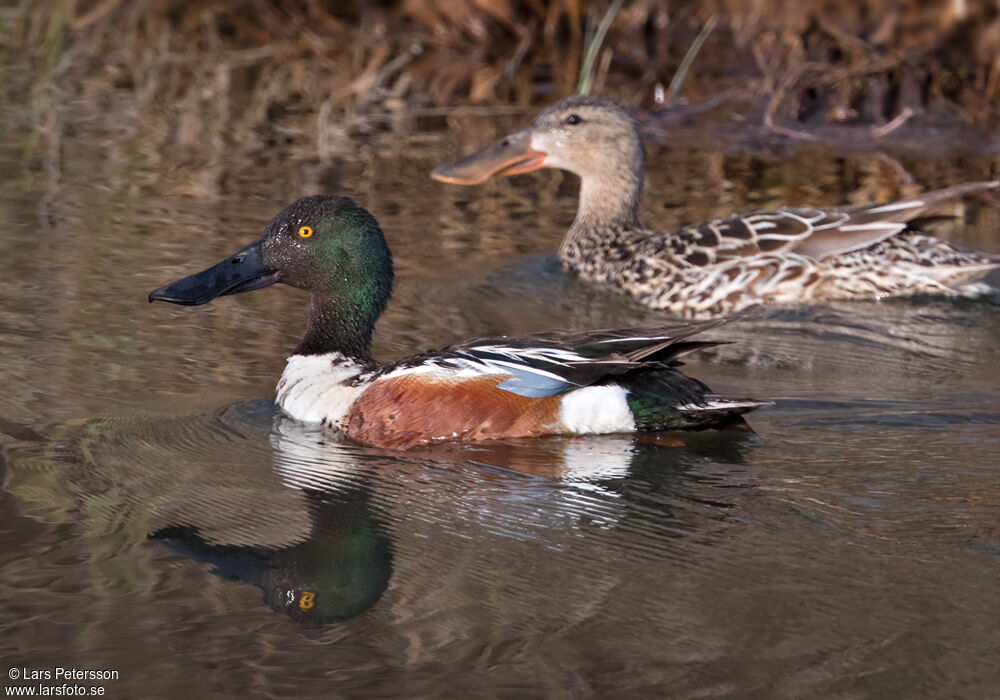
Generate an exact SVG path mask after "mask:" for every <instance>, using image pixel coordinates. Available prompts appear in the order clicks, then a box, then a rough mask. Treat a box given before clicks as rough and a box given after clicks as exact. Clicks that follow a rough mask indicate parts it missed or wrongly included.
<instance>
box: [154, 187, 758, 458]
mask: <svg viewBox="0 0 1000 700" xmlns="http://www.w3.org/2000/svg"><path fill="white" fill-rule="evenodd" d="M392 278H393V272H392V257H391V256H390V254H389V248H388V245H387V244H386V240H385V237H384V236H383V235H382V231H381V229H380V228H379V226H378V223H377V222H376V221H375V218H374V217H372V215H371V214H369V213H368V212H367V211H365V210H364V209H362V208H361V207H359V206H358V205H356V204H355V203H354V202H352V201H351V200H350V199H348V198H346V197H326V196H316V197H305V198H303V199H300V200H298V201H297V202H295V203H294V204H292V205H291V206H289V207H288V208H287V209H285V210H284V211H282V212H281V213H280V214H278V216H276V217H275V218H274V220H273V221H271V223H270V224H269V225H268V226H267V229H266V230H265V232H264V236H263V237H262V238H261V239H260V240H258V241H256V242H254V243H251V244H250V245H248V246H247V247H246V248H244V249H243V250H241V251H239V252H238V253H236V254H235V255H233V256H231V257H229V258H227V259H226V260H223V261H222V262H220V263H219V264H217V265H215V266H214V267H210V268H209V269H207V270H205V271H203V272H199V273H197V274H195V275H192V276H190V277H186V278H185V279H182V280H179V281H177V282H174V283H173V284H169V285H167V286H165V287H161V288H160V289H157V290H155V291H153V292H151V293H150V295H149V300H150V301H157V300H158V301H168V302H171V303H174V304H204V303H207V302H209V301H211V300H212V299H214V298H215V297H218V296H222V295H225V294H238V293H241V292H249V291H251V290H254V289H260V288H262V287H266V286H268V285H271V284H274V283H276V282H284V283H285V284H289V285H292V286H293V287H300V288H302V289H306V290H308V291H310V292H311V293H312V300H311V304H310V308H309V321H308V326H307V330H306V334H305V337H304V338H303V339H302V342H301V343H299V346H298V348H297V349H296V350H295V352H294V354H293V355H292V356H291V357H289V358H288V364H287V366H286V367H285V371H284V373H283V374H282V376H281V381H280V382H279V383H278V392H277V403H278V405H279V406H280V407H281V408H282V409H284V411H285V412H286V413H288V414H289V415H290V416H292V417H293V418H296V419H298V420H302V421H309V422H315V423H321V424H324V425H331V426H334V427H337V428H340V429H342V430H343V431H344V433H346V435H347V436H349V437H350V438H352V439H354V440H357V441H359V442H363V443H367V444H371V445H377V446H384V447H395V448H406V447H411V446H413V445H418V444H428V443H431V442H437V441H440V440H485V439H490V438H500V437H522V436H536V435H553V434H586V433H616V432H631V431H636V430H638V431H654V430H674V429H701V428H712V427H720V428H721V427H740V426H745V423H744V422H743V419H742V418H741V415H742V414H743V413H746V412H747V411H750V410H752V409H754V408H757V407H758V406H761V405H764V404H762V403H761V402H758V401H753V400H734V399H728V398H725V397H723V396H720V395H718V394H715V393H713V392H712V391H711V390H710V389H709V388H708V387H707V386H705V385H704V384H702V383H701V382H699V381H697V380H695V379H691V378H689V377H687V376H685V375H683V374H681V373H680V372H679V371H678V370H677V369H676V366H677V365H678V358H679V357H680V356H681V355H684V354H685V353H688V352H691V351H693V350H697V349H699V348H703V347H706V346H711V345H715V344H716V343H713V342H712V341H699V340H692V339H691V338H692V337H693V336H694V335H696V334H697V333H700V332H701V331H703V330H705V329H707V328H712V327H714V326H716V325H719V324H718V323H717V322H707V323H706V322H702V323H692V324H688V325H684V326H675V327H672V328H655V329H635V330H628V331H624V330H619V331H593V332H584V333H544V334H538V335H530V336H524V337H520V338H506V337H505V338H494V339H486V340H475V341H472V342H469V343H465V344H463V345H453V346H450V347H447V348H443V349H441V350H437V351H432V352H428V353H425V354H422V355H415V356H412V357H407V358H405V359H403V360H399V361H397V362H392V363H388V364H381V363H378V362H376V361H375V360H373V359H372V356H371V354H370V352H369V344H370V342H371V334H372V330H373V329H374V327H375V321H376V320H377V319H378V317H379V316H380V315H381V314H382V311H383V310H384V309H385V305H386V302H387V301H388V300H389V295H390V292H391V288H392Z"/></svg>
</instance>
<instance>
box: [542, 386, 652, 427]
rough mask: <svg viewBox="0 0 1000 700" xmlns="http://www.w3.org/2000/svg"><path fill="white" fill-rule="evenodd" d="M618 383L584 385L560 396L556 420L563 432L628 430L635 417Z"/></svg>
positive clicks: (633, 424) (632, 425)
mask: <svg viewBox="0 0 1000 700" xmlns="http://www.w3.org/2000/svg"><path fill="white" fill-rule="evenodd" d="M625 395H626V391H625V389H623V388H622V387H620V386H614V385H610V386H588V387H584V388H583V389H577V390H575V391H571V392H569V393H568V394H566V395H565V396H564V397H563V400H562V406H561V409H560V411H559V420H560V422H561V423H562V424H563V426H565V428H566V432H569V433H577V434H585V433H630V432H632V431H634V430H635V419H634V418H633V417H632V411H630V410H629V407H628V401H626V400H625Z"/></svg>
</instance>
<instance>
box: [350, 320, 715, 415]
mask: <svg viewBox="0 0 1000 700" xmlns="http://www.w3.org/2000/svg"><path fill="white" fill-rule="evenodd" d="M723 323H725V321H724V320H714V321H702V322H696V323H688V324H684V325H679V326H669V327H658V328H629V329H616V330H598V331H584V332H549V333H537V334H533V335H525V336H519V337H501V338H484V339H479V340H473V341H470V342H467V343H463V344H461V345H452V346H449V347H446V348H442V349H440V350H436V351H431V352H428V353H424V354H421V355H415V356H413V357H408V358H405V359H403V360H400V361H399V362H396V363H394V364H391V365H384V366H382V367H380V368H379V369H378V370H377V371H376V372H375V374H374V375H370V376H362V377H361V378H360V380H361V381H369V380H373V379H376V378H378V377H382V376H400V375H402V374H410V373H415V372H416V373H432V374H433V373H437V374H454V375H455V376H459V375H461V376H469V377H472V376H482V375H490V376H492V375H497V376H503V375H508V376H509V378H507V379H505V380H504V381H503V382H501V383H500V384H499V385H498V388H500V389H502V390H504V391H508V392H511V393H513V394H518V395H520V396H525V397H531V398H538V397H543V396H553V395H556V394H562V393H565V392H567V391H572V390H573V389H580V388H582V387H587V386H591V385H594V384H597V383H600V382H602V381H604V380H606V379H609V378H611V377H615V376H619V375H623V374H626V373H628V372H632V371H635V370H637V369H640V368H642V367H644V366H645V365H648V364H649V363H657V364H658V365H661V366H674V365H675V364H676V363H677V360H678V358H679V357H680V356H682V355H684V354H687V353H689V352H692V351H694V350H697V349H700V348H704V347H709V346H712V345H716V344H718V343H719V342H720V341H690V340H687V339H688V338H690V337H691V336H693V335H695V334H698V333H701V332H703V331H706V330H708V329H710V328H715V327H717V326H719V325H722V324H723Z"/></svg>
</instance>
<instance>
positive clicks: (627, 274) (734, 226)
mask: <svg viewBox="0 0 1000 700" xmlns="http://www.w3.org/2000/svg"><path fill="white" fill-rule="evenodd" d="M645 162H646V156H645V151H644V149H643V145H642V137H641V133H640V128H639V124H638V123H637V122H636V121H635V119H634V118H633V117H632V115H631V113H630V112H629V111H628V110H626V109H625V108H624V107H622V106H621V105H619V104H616V103H615V102H612V101H610V100H607V99H603V98H600V97H580V96H577V97H570V98H568V99H565V100H562V101H561V102H558V103H556V104H554V105H552V106H551V107H549V108H548V109H546V110H545V111H543V112H542V113H541V114H539V115H538V116H537V117H536V118H535V120H534V121H533V122H531V124H530V125H529V126H528V127H527V128H526V129H524V130H522V131H518V132H516V133H514V134H511V135H510V136H507V137H505V138H503V139H501V140H500V141H498V142H496V143H495V144H493V145H492V146H490V147H489V148H486V149H484V150H482V151H480V152H479V153H475V154H473V155H470V156H467V157H465V158H462V159H461V160H459V161H456V162H454V163H452V164H450V165H445V166H441V167H439V168H437V169H435V170H434V172H433V173H432V176H433V177H434V178H436V179H438V180H441V181H442V182H450V183H456V184H461V185H474V184H479V183H481V182H484V181H485V180H487V179H488V178H489V177H491V176H492V175H516V174H519V173H527V172H530V171H532V170H537V169H539V168H560V169H562V170H568V171H570V172H571V173H574V174H576V175H577V176H579V177H580V180H581V182H580V204H579V208H578V210H577V213H576V219H575V220H574V221H573V225H572V226H571V227H570V229H569V232H568V233H567V235H566V237H565V239H564V240H563V243H562V246H561V247H560V249H559V258H560V259H561V260H562V262H563V264H564V265H565V266H567V267H568V268H570V269H572V270H574V271H575V272H577V273H578V274H579V275H580V276H581V277H583V278H584V279H587V280H592V281H596V282H606V283H610V284H613V285H615V286H617V287H619V288H621V289H623V290H624V291H626V292H627V293H628V294H630V295H631V296H633V297H635V298H636V299H637V300H638V301H640V302H641V303H643V304H645V305H647V306H650V307H653V308H656V309H666V310H669V311H670V312H672V313H676V314H678V315H683V316H688V317H705V316H715V315H720V314H725V313H730V312H733V311H737V310H739V309H743V308H746V307H748V306H752V305H755V304H761V303H794V302H819V301H829V300H834V299H875V298H881V297H886V296H904V295H912V294H918V293H928V292H929V293H945V294H952V293H954V292H955V287H956V286H957V285H961V284H964V283H966V282H969V281H972V280H974V279H976V278H978V277H982V276H983V275H985V274H986V273H987V272H989V271H990V270H992V269H994V268H997V267H1000V256H997V255H988V254H986V253H980V252H976V251H972V250H967V249H964V248H959V247H958V246H954V245H951V244H950V243H946V242H944V241H940V240H937V239H935V238H932V237H930V236H927V235H923V234H920V233H917V232H914V231H910V230H908V226H907V222H909V221H910V220H912V219H913V218H914V217H916V216H917V215H918V214H920V213H921V212H923V211H924V210H925V209H926V208H927V207H928V206H930V205H932V204H935V203H937V202H940V201H943V200H946V199H950V198H952V197H957V196H959V195H964V194H967V193H969V192H975V191H977V190H983V189H989V188H993V187H996V186H997V185H998V184H1000V183H997V182H974V183H968V184H964V185H957V186H955V187H950V188H948V189H943V190H938V191H934V192H927V193H925V194H924V195H922V196H921V197H920V198H919V199H912V200H905V201H898V202H890V203H881V204H870V205H864V206H854V207H844V208H831V209H820V208H817V207H786V208H783V209H778V210H776V211H765V212H756V213H753V214H745V215H736V216H732V217H730V218H728V219H718V220H716V221H712V222H709V223H703V224H696V225H692V226H687V227H685V228H682V229H680V230H677V231H671V232H666V231H650V230H647V229H644V228H643V227H642V225H641V224H640V223H639V218H638V213H637V212H638V208H639V198H640V195H641V194H642V181H643V174H644V170H645Z"/></svg>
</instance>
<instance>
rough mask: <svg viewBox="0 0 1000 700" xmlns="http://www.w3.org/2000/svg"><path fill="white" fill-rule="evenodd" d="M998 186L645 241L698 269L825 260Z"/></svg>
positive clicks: (689, 230)
mask: <svg viewBox="0 0 1000 700" xmlns="http://www.w3.org/2000/svg"><path fill="white" fill-rule="evenodd" d="M998 185H1000V183H998V182H996V181H989V182H969V183H965V184H962V185H956V186H954V187H948V188H945V189H941V190H934V191H932V192H925V193H923V194H922V195H920V196H919V197H916V198H913V199H908V200H900V201H896V202H882V203H877V204H866V205H862V206H853V207H834V208H825V209H824V208H819V207H783V208H781V209H776V210H774V211H760V212H755V213H753V214H744V215H736V216H731V217H729V218H726V219H717V220H715V221H710V222H707V223H702V224H694V225H691V226H687V227H684V228H682V229H679V230H678V231H675V232H673V233H670V234H662V235H655V234H651V235H649V236H648V237H647V239H646V240H647V249H648V248H649V247H650V246H652V247H659V248H661V249H663V250H669V252H672V253H673V254H675V255H677V256H679V257H681V258H683V259H684V261H685V262H686V263H688V264H689V265H692V266H695V267H706V266H709V265H714V264H716V263H720V262H726V261H731V260H733V259H734V258H750V257H756V256H761V255H764V256H778V255H783V254H790V253H795V254H798V255H802V256H804V257H807V258H812V259H815V260H818V261H825V260H829V259H830V258H833V257H836V256H838V255H843V254H844V253H849V252H852V251H855V250H860V249H863V248H867V247H870V246H872V245H874V244H876V243H878V242H880V241H884V240H886V239H888V238H891V237H893V236H895V235H897V234H899V233H901V232H902V231H903V230H905V229H906V228H907V224H908V222H910V221H912V220H913V219H914V218H916V217H917V216H919V215H920V214H922V213H923V212H924V211H926V210H927V208H928V207H931V206H933V205H935V204H937V203H939V202H943V201H946V200H949V199H954V198H956V197H959V196H963V195H966V194H970V193H972V192H979V191H982V190H988V189H994V188H996V187H997V186H998ZM648 253H649V251H648V250H647V251H646V254H648ZM640 254H642V252H640Z"/></svg>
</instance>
